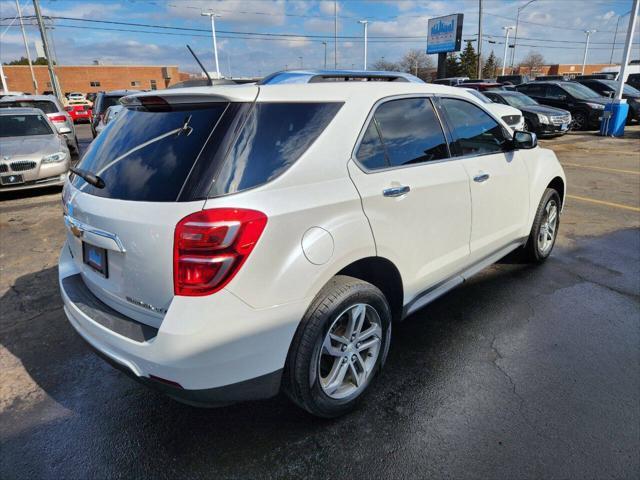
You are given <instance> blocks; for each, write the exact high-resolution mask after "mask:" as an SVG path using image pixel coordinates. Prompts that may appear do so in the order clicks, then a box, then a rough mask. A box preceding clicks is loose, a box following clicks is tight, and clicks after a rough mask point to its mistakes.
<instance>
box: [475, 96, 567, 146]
mask: <svg viewBox="0 0 640 480" xmlns="http://www.w3.org/2000/svg"><path fill="white" fill-rule="evenodd" d="M484 95H485V96H486V97H489V98H490V99H491V100H493V101H494V102H496V103H503V104H505V105H509V106H511V107H514V108H517V109H518V110H520V111H521V112H522V114H523V115H524V125H525V129H526V130H529V131H530V132H534V133H535V134H536V135H538V136H539V137H551V136H555V135H564V134H565V133H567V132H568V131H569V130H570V125H571V113H569V112H568V111H567V110H562V109H560V108H554V107H548V106H546V105H540V104H539V103H538V102H536V101H535V100H534V99H533V98H531V97H528V96H527V95H525V94H524V93H520V92H511V91H507V90H490V91H488V92H484Z"/></svg>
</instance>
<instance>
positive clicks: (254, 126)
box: [210, 103, 342, 196]
mask: <svg viewBox="0 0 640 480" xmlns="http://www.w3.org/2000/svg"><path fill="white" fill-rule="evenodd" d="M341 106H342V103H257V104H256V105H255V108H253V109H252V110H251V112H250V113H249V115H248V119H247V121H246V123H245V124H244V126H243V128H242V131H241V133H240V135H239V136H238V138H237V139H236V141H235V143H234V145H233V147H231V150H230V152H229V155H228V156H227V158H226V160H225V161H224V164H223V165H222V167H221V168H220V171H219V172H218V175H217V176H216V178H215V181H214V184H213V187H212V189H211V192H210V195H212V196H218V195H225V194H229V193H235V192H239V191H241V190H246V189H248V188H253V187H257V186H258V185H262V184H264V183H267V182H268V181H270V180H272V179H274V178H275V177H277V176H278V175H280V174H281V173H283V172H284V171H285V170H287V169H288V168H289V167H290V166H291V165H293V163H294V162H295V161H296V160H298V158H299V157H300V156H301V155H302V154H303V153H304V152H305V151H306V150H307V149H308V148H309V147H310V146H311V144H312V143H313V142H314V141H315V140H316V139H317V138H318V137H319V136H320V134H321V133H322V132H323V131H324V129H325V128H326V127H327V125H329V122H331V120H333V117H334V116H335V115H336V113H338V110H340V107H341Z"/></svg>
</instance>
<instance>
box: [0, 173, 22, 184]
mask: <svg viewBox="0 0 640 480" xmlns="http://www.w3.org/2000/svg"><path fill="white" fill-rule="evenodd" d="M21 183H24V178H23V177H22V175H3V176H2V177H0V184H1V185H20V184H21Z"/></svg>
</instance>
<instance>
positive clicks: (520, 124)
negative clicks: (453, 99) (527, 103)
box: [465, 88, 525, 131]
mask: <svg viewBox="0 0 640 480" xmlns="http://www.w3.org/2000/svg"><path fill="white" fill-rule="evenodd" d="M465 91H467V92H469V93H470V94H471V95H473V96H474V97H476V98H477V99H478V100H480V101H481V102H482V103H484V104H485V108H487V109H488V110H490V111H491V112H493V113H494V114H495V115H497V116H498V117H500V118H501V119H503V120H504V121H505V123H506V124H507V125H509V127H510V128H511V129H512V130H514V131H515V130H524V129H525V128H524V125H525V121H524V120H525V119H524V114H523V113H522V112H521V111H520V110H518V109H517V108H515V107H511V106H509V105H504V104H503V103H497V102H494V101H493V100H491V99H490V98H489V97H487V96H486V95H485V94H484V93H482V92H479V91H478V90H475V89H473V88H465Z"/></svg>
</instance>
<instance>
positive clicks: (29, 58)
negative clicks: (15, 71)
mask: <svg viewBox="0 0 640 480" xmlns="http://www.w3.org/2000/svg"><path fill="white" fill-rule="evenodd" d="M16 9H17V10H18V19H19V20H20V30H22V40H23V41H24V49H25V50H26V51H27V61H28V62H29V70H31V81H32V82H33V91H34V92H35V94H36V95H37V94H38V82H37V81H36V74H35V73H34V71H33V64H32V63H31V52H29V42H28V41H27V33H26V32H25V30H24V22H23V21H22V8H21V7H20V2H19V1H18V0H16Z"/></svg>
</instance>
